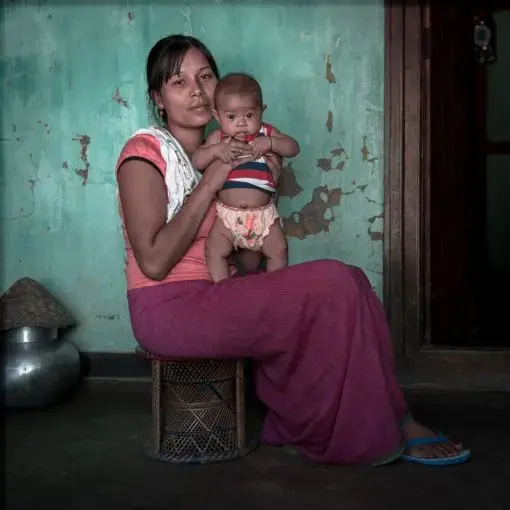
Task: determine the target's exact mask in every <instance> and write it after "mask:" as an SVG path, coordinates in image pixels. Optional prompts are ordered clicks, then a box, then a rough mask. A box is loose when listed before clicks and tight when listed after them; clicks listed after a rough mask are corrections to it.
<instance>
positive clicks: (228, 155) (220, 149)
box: [214, 142, 238, 165]
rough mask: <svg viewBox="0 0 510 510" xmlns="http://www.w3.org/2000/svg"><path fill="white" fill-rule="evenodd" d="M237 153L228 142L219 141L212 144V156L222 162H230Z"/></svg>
mask: <svg viewBox="0 0 510 510" xmlns="http://www.w3.org/2000/svg"><path fill="white" fill-rule="evenodd" d="M237 153H238V151H236V150H235V149H233V148H232V147H231V146H230V145H228V143H224V142H220V143H217V144H216V145H215V146H214V157H215V158H217V159H219V160H220V161H221V162H222V163H224V164H226V165H227V164H228V163H232V161H234V160H235V159H236V158H237Z"/></svg>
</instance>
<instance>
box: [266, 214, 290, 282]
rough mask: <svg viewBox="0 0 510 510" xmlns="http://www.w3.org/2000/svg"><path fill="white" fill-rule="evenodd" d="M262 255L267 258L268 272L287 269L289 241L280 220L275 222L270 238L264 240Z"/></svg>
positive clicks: (270, 231)
mask: <svg viewBox="0 0 510 510" xmlns="http://www.w3.org/2000/svg"><path fill="white" fill-rule="evenodd" d="M262 253H263V254H264V255H265V256H266V257H267V271H268V272H269V271H276V270H277V269H281V268H283V267H287V264H288V255H287V239H286V238H285V234H284V233H283V228H282V226H281V223H280V220H279V219H277V220H276V221H275V222H274V224H273V226H272V227H271V229H270V230H269V234H268V236H267V237H266V238H265V239H264V244H263V245H262Z"/></svg>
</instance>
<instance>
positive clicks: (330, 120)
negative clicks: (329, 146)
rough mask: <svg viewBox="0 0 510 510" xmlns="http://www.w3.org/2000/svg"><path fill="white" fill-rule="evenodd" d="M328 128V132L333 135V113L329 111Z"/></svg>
mask: <svg viewBox="0 0 510 510" xmlns="http://www.w3.org/2000/svg"><path fill="white" fill-rule="evenodd" d="M326 127H327V128H328V131H329V132H330V133H331V131H332V129H333V112H332V111H331V110H329V112H328V120H327V121H326Z"/></svg>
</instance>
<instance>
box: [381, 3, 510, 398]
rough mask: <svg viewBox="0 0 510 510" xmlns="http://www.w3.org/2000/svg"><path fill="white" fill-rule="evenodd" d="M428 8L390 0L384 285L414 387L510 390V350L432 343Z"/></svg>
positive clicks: (401, 361) (403, 366) (403, 374)
mask: <svg viewBox="0 0 510 510" xmlns="http://www.w3.org/2000/svg"><path fill="white" fill-rule="evenodd" d="M406 4H407V5H406ZM428 13H429V11H428V8H427V7H426V5H425V1H423V4H421V2H412V1H411V0H407V1H406V0H401V1H400V2H398V3H397V2H391V0H386V6H385V98H384V112H385V127H384V131H385V132H384V169H385V171H384V181H385V182H384V264H383V266H384V269H383V286H384V303H385V306H386V310H387V314H388V319H389V323H390V327H391V330H392V334H393V338H394V345H395V352H396V356H397V361H398V367H399V374H400V378H401V380H402V383H403V384H404V385H408V386H420V387H424V386H425V387H429V388H430V387H433V388H443V389H444V388H448V389H453V388H455V389H474V388H476V389H497V390H501V389H504V390H510V377H509V375H508V374H509V373H510V350H505V349H490V350H489V349H486V350H482V349H450V348H438V347H434V346H433V345H432V344H431V342H430V340H431V339H430V318H429V315H430V314H429V310H430V301H431V299H430V283H429V282H430V277H429V274H430V267H429V262H430V253H429V246H430V242H429V239H428V228H427V225H428V221H429V212H428V204H429V192H430V190H429V186H430V183H429V179H428V175H429V172H428V168H429V166H430V163H429V161H428V159H429V156H428V154H429V150H428V147H429V139H428V129H427V127H428V123H429V119H428V106H429V97H428V90H427V83H426V82H425V79H424V70H425V69H426V68H425V67H424V66H426V65H427V58H426V53H425V52H426V51H427V49H428V44H429V43H428V41H427V37H428V34H429V31H428V30H427V27H428V26H429V23H428V19H429V14H428Z"/></svg>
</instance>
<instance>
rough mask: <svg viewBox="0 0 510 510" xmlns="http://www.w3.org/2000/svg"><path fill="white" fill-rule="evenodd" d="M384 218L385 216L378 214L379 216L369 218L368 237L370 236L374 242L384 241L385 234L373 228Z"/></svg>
mask: <svg viewBox="0 0 510 510" xmlns="http://www.w3.org/2000/svg"><path fill="white" fill-rule="evenodd" d="M383 217H384V214H383V213H381V214H378V215H377V216H372V217H371V218H368V229H367V232H368V235H369V236H370V239H372V241H382V240H383V238H384V234H383V233H382V232H378V231H373V230H372V227H373V225H374V222H375V220H378V219H381V218H383Z"/></svg>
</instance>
